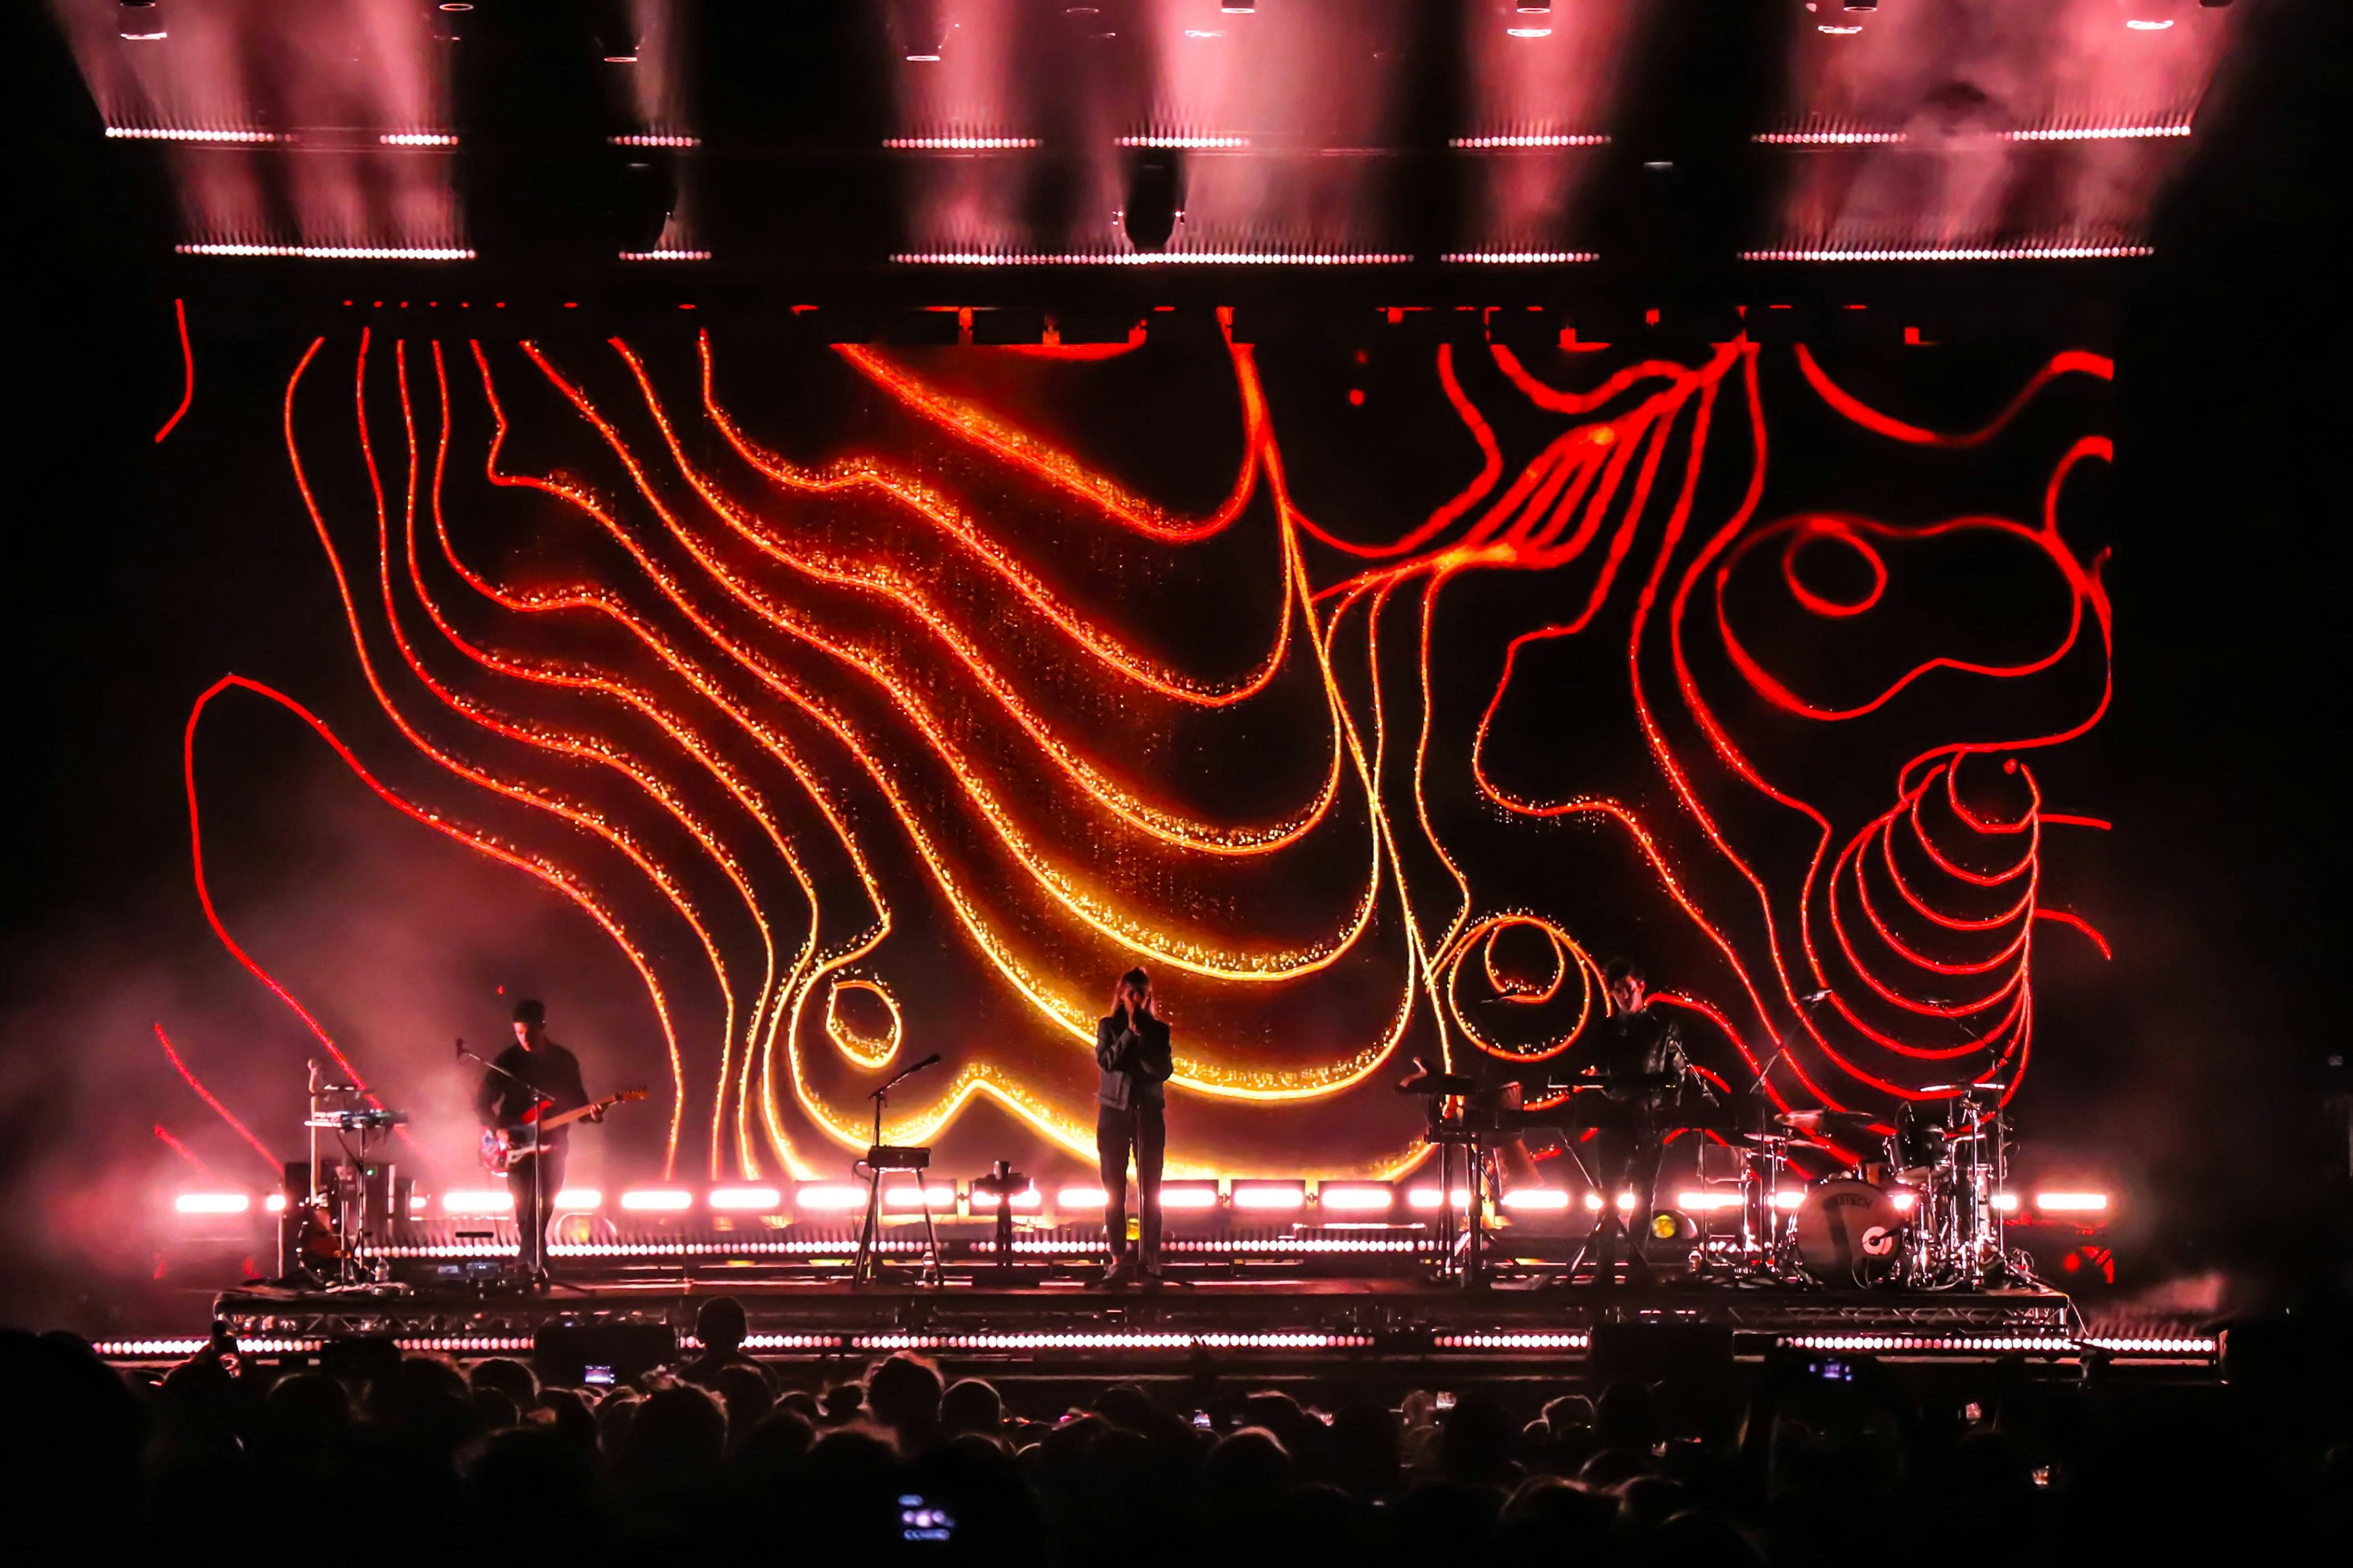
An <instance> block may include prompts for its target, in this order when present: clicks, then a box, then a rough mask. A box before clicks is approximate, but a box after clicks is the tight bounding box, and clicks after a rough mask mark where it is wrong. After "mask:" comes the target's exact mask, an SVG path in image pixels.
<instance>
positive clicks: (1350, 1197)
mask: <svg viewBox="0 0 2353 1568" xmlns="http://www.w3.org/2000/svg"><path fill="white" fill-rule="evenodd" d="M1315 1206H1316V1207H1318V1208H1320V1209H1322V1210H1323V1211H1324V1213H1325V1214H1387V1213H1388V1212H1389V1210H1390V1209H1392V1208H1394V1207H1396V1206H1397V1194H1396V1193H1395V1192H1394V1191H1392V1190H1391V1189H1389V1188H1388V1187H1341V1186H1333V1187H1321V1188H1318V1189H1317V1191H1316V1194H1315Z"/></svg>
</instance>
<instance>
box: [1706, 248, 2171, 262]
mask: <svg viewBox="0 0 2353 1568" xmlns="http://www.w3.org/2000/svg"><path fill="white" fill-rule="evenodd" d="M2155 254H2156V251H2155V250H2154V249H2153V248H2151V247H2148V246H2146V245H2014V246H2000V247H1995V246H1983V247H1979V246H1937V247H1922V248H1920V249H1916V250H1893V249H1890V250H1876V249H1856V250H1744V251H1742V252H1741V253H1740V259H1741V260H1743V261H2105V260H2111V259H2116V258H2123V257H2134V256H2154V255H2155Z"/></svg>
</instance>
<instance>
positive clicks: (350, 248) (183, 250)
mask: <svg viewBox="0 0 2353 1568" xmlns="http://www.w3.org/2000/svg"><path fill="white" fill-rule="evenodd" d="M172 248H173V249H174V250H175V251H177V252H179V254H181V255H182V256H277V257H293V258H299V259H301V260H304V261H471V260H473V259H474V253H473V252H472V251H471V250H463V249H457V248H446V249H445V248H437V247H427V246H392V245H175V246H174V247H172Z"/></svg>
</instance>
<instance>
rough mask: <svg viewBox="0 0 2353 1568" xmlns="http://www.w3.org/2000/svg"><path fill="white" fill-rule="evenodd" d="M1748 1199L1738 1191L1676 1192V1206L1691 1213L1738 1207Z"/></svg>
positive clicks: (1705, 1212)
mask: <svg viewBox="0 0 2353 1568" xmlns="http://www.w3.org/2000/svg"><path fill="white" fill-rule="evenodd" d="M1746 1201H1747V1200H1746V1198H1744V1197H1743V1196H1742V1195H1741V1194H1739V1193H1737V1192H1723V1191H1717V1192H1696V1193H1677V1194H1675V1207H1677V1208H1679V1209H1683V1210H1684V1211H1686V1212H1688V1213H1691V1214H1711V1213H1714V1212H1715V1211H1717V1210H1720V1209H1736V1208H1738V1207H1739V1206H1740V1205H1742V1204H1743V1203H1745V1202H1746Z"/></svg>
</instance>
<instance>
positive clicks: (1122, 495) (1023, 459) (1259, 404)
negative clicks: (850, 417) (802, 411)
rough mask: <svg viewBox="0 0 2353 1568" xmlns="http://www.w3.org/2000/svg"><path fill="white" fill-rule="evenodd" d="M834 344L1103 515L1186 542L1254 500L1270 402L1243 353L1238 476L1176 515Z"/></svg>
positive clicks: (924, 406) (958, 428)
mask: <svg viewBox="0 0 2353 1568" xmlns="http://www.w3.org/2000/svg"><path fill="white" fill-rule="evenodd" d="M835 352H836V353H839V354H840V355H841V357H842V358H843V359H846V360H848V361H849V363H851V364H853V365H855V366H857V367H858V368H859V369H860V371H862V372H864V373H865V374H866V375H867V376H868V377H869V378H871V380H872V381H873V383H874V384H876V385H877V386H880V387H881V388H882V390H884V391H885V392H888V393H889V394H891V395H892V396H893V397H896V398H897V399H899V401H900V402H902V403H903V404H905V405H907V406H908V407H909V408H912V409H913V410H914V411H915V412H916V413H918V414H920V415H922V416H923V417H924V418H926V419H929V420H930V421H932V422H933V423H934V425H937V426H940V427H941V428H942V429H944V430H945V431H947V432H948V433H949V434H950V435H952V436H955V437H961V438H962V439H964V440H966V441H969V442H972V443H973V444H975V445H976V446H980V447H986V448H987V449H988V450H989V451H992V452H994V453H995V454H996V455H997V457H999V458H1003V459H1005V460H1006V461H1007V462H1009V463H1012V464H1013V465H1015V466H1016V467H1018V468H1024V469H1027V470H1028V471H1029V473H1031V474H1033V475H1035V476H1037V477H1038V478H1039V479H1042V480H1044V481H1045V482H1046V483H1048V484H1050V485H1052V486H1054V487H1055V488H1056V489H1061V490H1064V491H1066V492H1068V493H1069V494H1071V495H1074V496H1077V497H1079V498H1080V499H1081V500H1086V501H1088V502H1091V503H1092V504H1093V505H1094V506H1096V507H1098V508H1100V509H1101V510H1103V514H1104V515H1105V516H1107V517H1110V518H1111V519H1113V521H1117V522H1119V523H1121V524H1122V525H1124V526H1125V527H1127V528H1131V529H1134V531H1136V532H1138V533H1143V534H1147V535H1150V536H1151V537H1152V538H1155V539H1162V540H1166V541H1169V542H1174V543H1187V542H1192V541H1194V540H1198V539H1207V538H1208V537H1209V536H1210V535H1211V534H1214V533H1218V532H1220V531H1223V530H1224V529H1225V528H1226V526H1227V525H1228V524H1229V523H1231V522H1232V521H1234V519H1236V518H1237V517H1240V515H1241V511H1242V508H1243V507H1245V506H1247V505H1248V504H1249V503H1250V494H1251V491H1252V490H1253V489H1255V488H1256V486H1257V482H1258V470H1259V464H1258V458H1259V456H1260V453H1261V449H1262V441H1261V437H1262V434H1263V431H1264V427H1265V425H1266V405H1265V403H1264V401H1263V400H1262V398H1261V396H1260V395H1259V391H1258V387H1257V384H1256V383H1255V382H1254V381H1253V380H1252V379H1251V378H1250V377H1249V376H1246V375H1243V374H1240V361H1239V360H1237V361H1236V365H1237V374H1236V376H1235V381H1236V383H1237V386H1238V389H1239V390H1240V395H1241V400H1242V439H1243V447H1244V456H1243V458H1242V466H1241V471H1240V473H1238V474H1237V475H1235V477H1234V488H1233V490H1232V492H1231V493H1230V494H1229V495H1228V496H1227V498H1226V500H1225V501H1224V503H1223V504H1221V505H1220V506H1219V508H1218V510H1216V511H1214V512H1211V513H1210V514H1209V515H1208V517H1205V518H1201V519H1198V520H1187V519H1183V518H1178V517H1175V516H1172V515H1171V514H1170V513H1168V512H1167V511H1166V510H1163V509H1162V508H1160V507H1158V506H1155V505H1154V504H1153V503H1152V502H1150V501H1147V500H1143V499H1142V498H1140V497H1137V496H1133V495H1130V494H1129V493H1128V492H1127V491H1126V490H1124V489H1121V488H1120V487H1119V486H1118V485H1115V484H1113V482H1112V481H1111V480H1109V479H1105V478H1103V476H1102V475H1100V474H1097V473H1095V472H1093V471H1092V470H1091V469H1089V468H1086V467H1085V466H1084V465H1083V464H1081V463H1078V462H1076V461H1074V460H1073V459H1072V458H1070V457H1069V456H1068V455H1066V454H1065V453H1063V452H1061V451H1060V450H1059V449H1057V448H1055V447H1051V446H1050V445H1048V444H1047V443H1046V442H1043V441H1041V440H1039V439H1038V438H1037V437H1034V436H1031V435H1029V433H1028V432H1027V431H1023V430H1018V429H1016V428H1014V427H1013V426H1009V425H1007V424H1005V423H1004V422H1003V421H1001V420H999V419H997V417H996V416H993V415H991V414H989V413H987V411H985V410H983V409H979V408H976V407H974V406H973V405H971V404H968V403H965V402H962V401H961V400H959V399H956V398H954V397H950V396H948V395H946V394H945V393H943V392H938V391H935V390H934V389H933V388H932V387H930V386H927V385H925V384H923V382H921V381H919V380H917V379H916V378H915V377H914V376H913V374H910V373H909V372H907V371H905V370H902V369H901V368H900V367H899V366H897V365H894V364H892V363H891V362H890V361H889V360H887V359H885V358H883V357H882V355H881V354H879V353H875V352H874V351H873V350H872V349H869V348H861V347H859V346H858V345H856V344H852V343H842V344H839V345H837V346H836V349H835Z"/></svg>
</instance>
